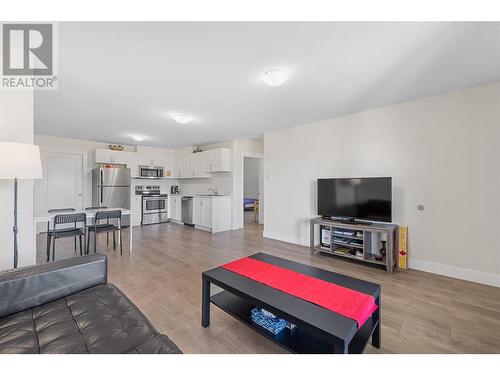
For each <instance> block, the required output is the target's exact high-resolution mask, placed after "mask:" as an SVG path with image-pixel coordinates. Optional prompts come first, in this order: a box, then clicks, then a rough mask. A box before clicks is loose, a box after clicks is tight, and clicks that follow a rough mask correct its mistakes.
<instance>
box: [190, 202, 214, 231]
mask: <svg viewBox="0 0 500 375" xmlns="http://www.w3.org/2000/svg"><path fill="white" fill-rule="evenodd" d="M193 214H194V217H193V222H194V225H199V226H201V227H205V228H212V198H201V197H195V198H194V212H193Z"/></svg>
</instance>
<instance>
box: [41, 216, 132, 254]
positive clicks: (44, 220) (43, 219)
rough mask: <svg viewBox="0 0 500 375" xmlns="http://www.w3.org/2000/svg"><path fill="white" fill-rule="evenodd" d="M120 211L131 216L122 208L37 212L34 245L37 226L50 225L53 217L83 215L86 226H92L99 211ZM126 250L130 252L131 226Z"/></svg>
mask: <svg viewBox="0 0 500 375" xmlns="http://www.w3.org/2000/svg"><path fill="white" fill-rule="evenodd" d="M117 210H120V211H121V213H122V216H129V217H130V215H131V211H130V210H129V209H128V208H122V207H115V208H110V207H108V208H95V209H87V210H75V211H67V212H48V211H42V212H38V213H37V214H36V215H35V216H34V218H33V225H34V231H33V233H34V236H35V239H34V243H36V234H37V225H38V224H39V223H47V225H50V224H51V223H53V222H54V217H55V216H56V215H61V214H78V213H84V214H86V215H87V225H93V224H94V218H95V214H96V213H97V212H99V211H117ZM118 227H119V229H120V230H121V221H119V224H118ZM120 237H121V236H118V239H117V240H118V241H117V243H118V246H120V241H121V238H120ZM128 242H129V244H128V248H129V252H130V253H131V252H132V226H129V236H128Z"/></svg>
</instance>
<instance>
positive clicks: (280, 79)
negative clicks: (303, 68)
mask: <svg viewBox="0 0 500 375" xmlns="http://www.w3.org/2000/svg"><path fill="white" fill-rule="evenodd" d="M261 78H262V80H263V81H264V82H265V83H267V84H268V85H269V86H281V85H282V84H284V83H285V82H286V81H288V79H289V78H290V72H289V71H288V70H286V69H283V68H273V69H269V70H266V71H265V72H264V73H263V74H262V77H261Z"/></svg>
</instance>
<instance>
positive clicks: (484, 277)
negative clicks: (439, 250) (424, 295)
mask: <svg viewBox="0 0 500 375" xmlns="http://www.w3.org/2000/svg"><path fill="white" fill-rule="evenodd" d="M408 267H409V268H411V269H414V270H418V271H425V272H430V273H436V274H438V275H444V276H449V277H454V278H456V279H461V280H467V281H472V282H475V283H480V284H486V285H491V286H496V287H500V275H496V274H494V273H486V272H481V271H476V270H471V269H468V268H460V267H454V266H448V265H446V264H441V263H434V262H428V261H425V260H419V259H411V258H410V259H409V261H408Z"/></svg>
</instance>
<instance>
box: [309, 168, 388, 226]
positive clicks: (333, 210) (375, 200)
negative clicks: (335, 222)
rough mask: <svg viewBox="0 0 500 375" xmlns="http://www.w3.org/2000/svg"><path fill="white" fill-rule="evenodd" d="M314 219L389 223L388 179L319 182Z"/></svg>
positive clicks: (337, 179) (373, 178) (325, 180)
mask: <svg viewBox="0 0 500 375" xmlns="http://www.w3.org/2000/svg"><path fill="white" fill-rule="evenodd" d="M318 215H321V216H323V217H330V218H332V219H341V220H350V221H352V220H356V219H357V220H367V221H383V222H389V223H390V222H391V221H392V178H391V177H366V178H319V179H318Z"/></svg>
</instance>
